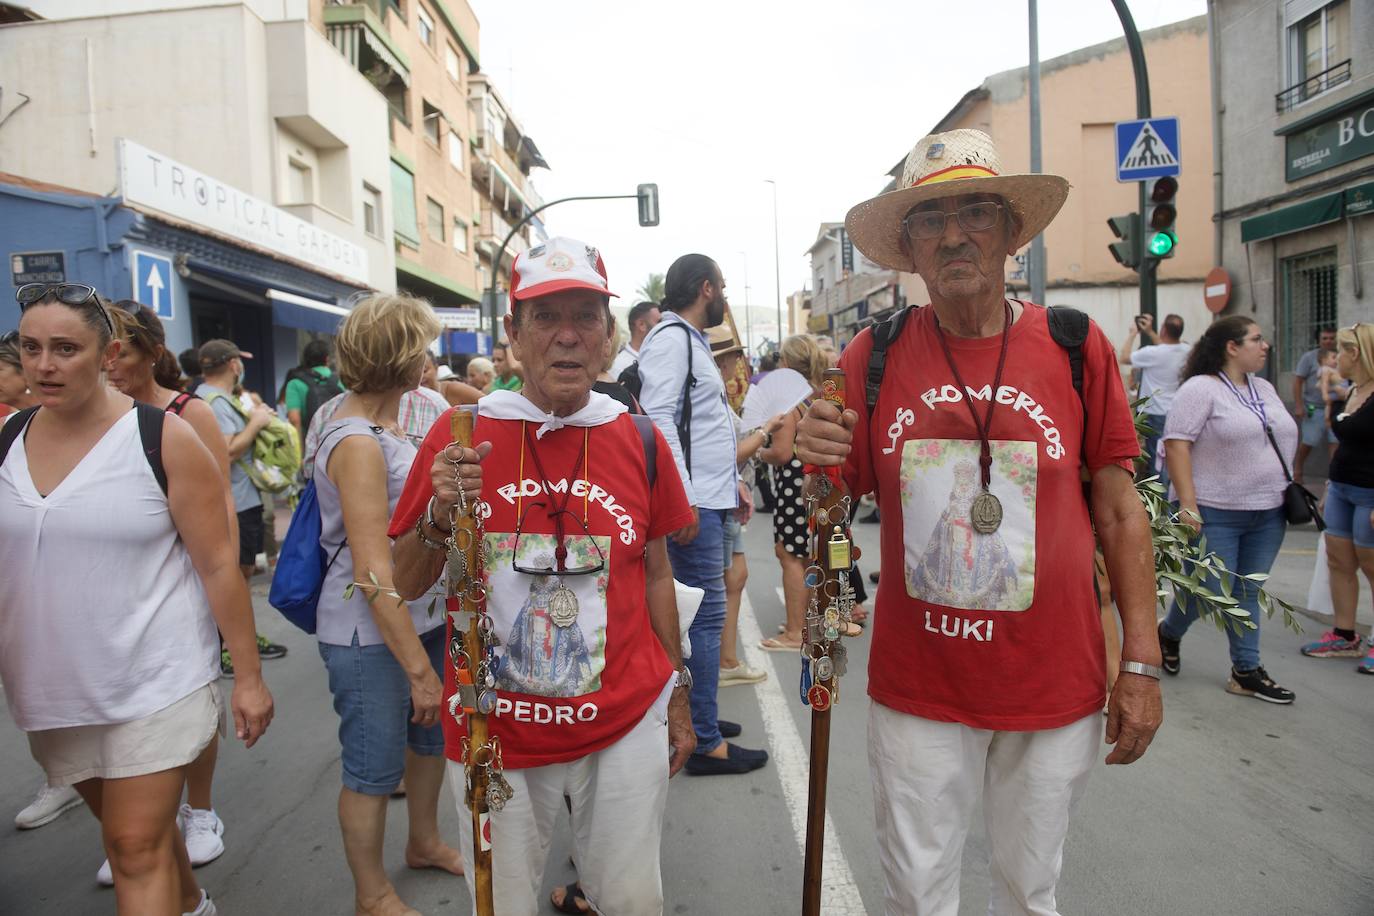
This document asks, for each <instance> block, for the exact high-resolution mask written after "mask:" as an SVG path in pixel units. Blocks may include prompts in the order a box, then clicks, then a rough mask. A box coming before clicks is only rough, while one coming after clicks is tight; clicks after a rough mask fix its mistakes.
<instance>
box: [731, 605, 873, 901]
mask: <svg viewBox="0 0 1374 916" xmlns="http://www.w3.org/2000/svg"><path fill="white" fill-rule="evenodd" d="M778 593H779V596H781V593H782V589H781V588H779V589H778ZM761 639H763V634H762V633H761V632H760V631H759V623H758V620H756V619H755V618H754V608H753V605H751V604H750V603H749V595H748V593H747V592H746V593H745V594H743V595H741V596H740V609H739V641H740V646H741V648H742V649H743V650H744V661H745V664H747V665H750V666H751V667H754V668H762V669H763V670H764V671H767V672H768V679H767V680H765V681H763V682H762V683H760V684H758V685H756V689H757V690H758V697H759V707H760V708H761V710H762V712H763V728H764V731H765V732H767V734H768V747H769V750H770V753H771V756H772V759H773V765H774V766H776V767H777V768H778V779H779V781H780V782H781V783H782V794H783V799H784V801H786V803H787V809H788V812H789V813H790V814H791V815H792V832H793V833H794V834H795V835H796V837H797V849H798V850H799V851H800V852H801V854H802V855H803V856H805V854H806V848H805V847H806V797H807V781H808V774H809V773H810V769H811V758H810V752H809V750H808V745H807V744H806V743H805V742H803V741H802V736H801V732H800V731H799V730H798V729H797V722H796V720H795V719H793V718H792V712H791V710H789V709H788V708H787V706H788V703H789V702H791V703H800V702H801V698H800V696H798V695H797V694H796V693H794V692H793V691H795V690H796V689H797V687H798V678H799V676H800V668H798V667H797V664H798V661H799V656H798V655H790V654H787V653H782V652H779V653H773V652H765V651H763V650H762V649H760V648H759V647H758V644H759V641H760V640H761ZM775 656H776V657H777V658H780V659H787V660H788V662H789V663H788V664H786V665H784V666H783V669H784V671H785V672H786V678H785V679H782V678H779V677H778V670H777V666H776V665H774V664H773V659H774V657H775ZM822 867H823V869H824V874H823V875H822V884H821V912H823V913H825V914H826V916H862V914H866V913H867V912H868V911H867V910H865V909H864V902H863V898H862V897H860V896H859V888H858V885H857V884H855V883H854V874H853V872H852V871H850V868H849V860H848V859H846V858H845V857H844V852H843V851H842V850H841V849H840V839H839V836H838V835H837V834H836V833H835V824H834V821H833V820H832V819H831V817H830V812H829V811H826V813H825V847H824V853H823V855H822Z"/></svg>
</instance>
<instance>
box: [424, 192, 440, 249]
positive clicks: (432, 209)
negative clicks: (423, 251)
mask: <svg viewBox="0 0 1374 916" xmlns="http://www.w3.org/2000/svg"><path fill="white" fill-rule="evenodd" d="M425 221H426V222H427V223H428V224H429V237H430V238H432V239H434V241H436V242H442V241H443V240H444V208H443V205H442V204H440V203H439V202H438V201H437V200H435V199H434V198H432V197H426V198H425Z"/></svg>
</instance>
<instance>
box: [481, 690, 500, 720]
mask: <svg viewBox="0 0 1374 916" xmlns="http://www.w3.org/2000/svg"><path fill="white" fill-rule="evenodd" d="M477 711H478V712H480V713H481V714H482V715H484V716H489V715H491V714H492V713H494V712H496V691H495V690H483V691H482V692H481V693H479V694H477Z"/></svg>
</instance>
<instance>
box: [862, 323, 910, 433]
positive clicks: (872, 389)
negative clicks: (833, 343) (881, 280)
mask: <svg viewBox="0 0 1374 916" xmlns="http://www.w3.org/2000/svg"><path fill="white" fill-rule="evenodd" d="M913 308H915V306H913V305H908V306H907V307H906V308H904V309H902V310H901V311H900V312H898V313H897V314H895V315H889V316H888V317H886V318H884V319H883V320H882V321H880V322H878V323H877V324H875V325H874V326H873V351H872V352H871V353H869V354H868V377H867V378H865V379H864V404H865V405H867V407H868V415H869V416H870V417H872V416H873V408H875V407H877V406H878V386H879V385H881V384H882V381H883V372H884V371H886V369H887V347H888V344H890V343H892V341H894V340H896V339H897V338H898V337H899V336H900V335H901V333H902V326H903V325H905V324H906V316H907V315H908V314H910V312H911V310H912V309H913Z"/></svg>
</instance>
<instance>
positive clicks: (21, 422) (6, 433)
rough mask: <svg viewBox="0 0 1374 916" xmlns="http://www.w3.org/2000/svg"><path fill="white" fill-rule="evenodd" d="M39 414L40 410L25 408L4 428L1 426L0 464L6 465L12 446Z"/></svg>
mask: <svg viewBox="0 0 1374 916" xmlns="http://www.w3.org/2000/svg"><path fill="white" fill-rule="evenodd" d="M36 413H38V408H37V407H36V406H35V407H25V408H24V409H23V410H21V411H19V412H18V413H17V414H15V415H14V416H12V417H10V418H9V420H8V421H7V422H6V423H5V425H4V426H0V464H4V463H5V456H6V455H8V454H9V453H10V446H12V445H14V440H16V439H18V438H19V437H20V436H21V435H22V434H23V432H24V430H25V429H26V428H27V427H28V425H29V421H30V420H32V419H33V415H34V414H36Z"/></svg>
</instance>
